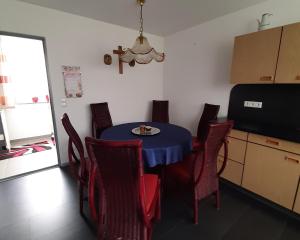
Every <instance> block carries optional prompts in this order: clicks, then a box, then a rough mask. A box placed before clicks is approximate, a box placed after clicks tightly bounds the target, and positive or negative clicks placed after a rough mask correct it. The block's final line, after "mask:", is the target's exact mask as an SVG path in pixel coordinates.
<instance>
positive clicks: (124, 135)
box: [101, 122, 192, 167]
mask: <svg viewBox="0 0 300 240" xmlns="http://www.w3.org/2000/svg"><path fill="white" fill-rule="evenodd" d="M143 124H144V125H147V126H152V127H156V128H159V129H160V133H158V134H156V135H152V136H139V135H135V134H133V133H132V132H131V130H132V129H133V128H136V127H138V126H140V125H143ZM101 139H103V140H114V141H122V140H132V139H141V140H143V150H142V151H143V159H144V163H145V164H146V165H147V166H148V167H154V166H156V165H168V164H171V163H175V162H178V161H181V160H183V158H184V156H185V155H187V154H189V153H190V152H191V150H192V135H191V133H190V132H189V131H188V130H187V129H185V128H183V127H179V126H176V125H173V124H167V123H157V122H136V123H126V124H121V125H117V126H114V127H111V128H108V129H106V130H104V131H103V132H102V134H101Z"/></svg>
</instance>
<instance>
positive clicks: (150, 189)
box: [144, 174, 159, 213]
mask: <svg viewBox="0 0 300 240" xmlns="http://www.w3.org/2000/svg"><path fill="white" fill-rule="evenodd" d="M144 183H145V200H146V211H147V213H149V212H151V210H152V208H153V207H154V206H155V202H156V199H157V197H158V191H159V181H158V176H157V175H155V174H145V175H144Z"/></svg>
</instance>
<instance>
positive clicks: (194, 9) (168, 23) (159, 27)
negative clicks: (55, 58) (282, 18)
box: [19, 0, 266, 36]
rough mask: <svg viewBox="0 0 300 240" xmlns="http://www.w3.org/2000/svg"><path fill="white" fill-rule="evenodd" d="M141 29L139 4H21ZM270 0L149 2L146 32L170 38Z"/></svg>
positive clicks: (73, 0) (103, 0) (75, 0)
mask: <svg viewBox="0 0 300 240" xmlns="http://www.w3.org/2000/svg"><path fill="white" fill-rule="evenodd" d="M19 1H22V2H28V3H32V4H36V5H40V6H43V7H48V8H53V9H57V10H61V11H64V12H68V13H73V14H77V15H81V16H84V17H88V18H92V19H96V20H100V21H104V22H108V23H112V24H117V25H121V26H124V27H128V28H133V29H138V27H139V26H138V25H139V20H138V14H139V8H138V6H137V4H136V0H19ZM264 1H266V0H146V3H145V6H144V30H145V32H149V33H153V34H156V35H160V36H166V35H170V34H173V33H175V32H178V31H181V30H184V29H186V28H189V27H192V26H195V25H198V24H200V23H203V22H205V21H208V20H211V19H214V18H216V17H220V16H223V15H225V14H228V13H231V12H235V11H237V10H239V9H242V8H246V7H249V6H251V5H254V4H257V3H260V2H264Z"/></svg>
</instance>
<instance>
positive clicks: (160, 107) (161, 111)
mask: <svg viewBox="0 0 300 240" xmlns="http://www.w3.org/2000/svg"><path fill="white" fill-rule="evenodd" d="M152 122H161V123H169V101H159V100H153V106H152Z"/></svg>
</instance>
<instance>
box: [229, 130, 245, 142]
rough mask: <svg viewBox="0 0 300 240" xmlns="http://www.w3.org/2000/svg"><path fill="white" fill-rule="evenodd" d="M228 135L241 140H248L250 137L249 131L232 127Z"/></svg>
mask: <svg viewBox="0 0 300 240" xmlns="http://www.w3.org/2000/svg"><path fill="white" fill-rule="evenodd" d="M228 136H229V137H232V138H237V139H240V140H244V141H247V139H248V133H247V132H243V131H240V130H236V129H231V131H230V132H229V134H228Z"/></svg>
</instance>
